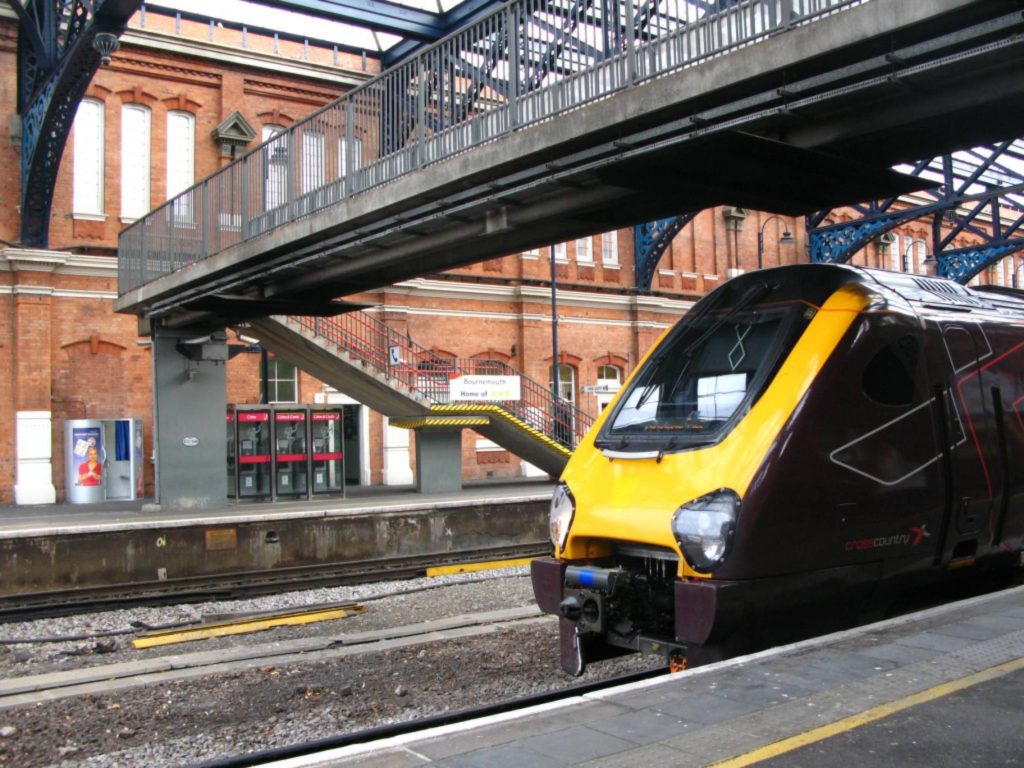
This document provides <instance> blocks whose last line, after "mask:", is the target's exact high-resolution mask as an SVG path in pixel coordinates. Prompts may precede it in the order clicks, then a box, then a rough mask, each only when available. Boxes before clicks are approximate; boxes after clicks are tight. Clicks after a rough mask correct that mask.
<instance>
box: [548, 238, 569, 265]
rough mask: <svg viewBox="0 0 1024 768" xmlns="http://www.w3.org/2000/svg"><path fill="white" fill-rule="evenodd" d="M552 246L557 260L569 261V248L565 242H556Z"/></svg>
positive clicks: (565, 262) (566, 262) (563, 262)
mask: <svg viewBox="0 0 1024 768" xmlns="http://www.w3.org/2000/svg"><path fill="white" fill-rule="evenodd" d="M551 248H552V249H553V252H554V254H555V261H557V262H560V263H562V264H568V263H569V248H568V247H567V246H566V244H565V243H555V244H554V245H552V246H551Z"/></svg>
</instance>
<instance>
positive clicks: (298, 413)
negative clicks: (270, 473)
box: [273, 406, 309, 497]
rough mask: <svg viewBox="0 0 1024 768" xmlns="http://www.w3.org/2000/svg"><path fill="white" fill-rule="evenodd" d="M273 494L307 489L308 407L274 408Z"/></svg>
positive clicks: (299, 493)
mask: <svg viewBox="0 0 1024 768" xmlns="http://www.w3.org/2000/svg"><path fill="white" fill-rule="evenodd" d="M273 413H274V496H275V497H281V496H305V495H307V494H308V493H309V484H308V479H309V451H308V446H309V440H308V435H307V430H308V427H309V409H308V408H305V407H303V406H299V407H295V408H288V409H287V410H285V409H276V408H275V409H274V412H273Z"/></svg>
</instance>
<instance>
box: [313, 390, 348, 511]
mask: <svg viewBox="0 0 1024 768" xmlns="http://www.w3.org/2000/svg"><path fill="white" fill-rule="evenodd" d="M309 423H310V434H311V439H312V443H313V465H312V478H313V493H314V494H317V493H335V494H336V493H344V492H345V454H344V452H343V450H342V441H343V440H344V417H343V415H342V408H341V406H338V407H326V408H317V407H313V408H311V409H310V422H309Z"/></svg>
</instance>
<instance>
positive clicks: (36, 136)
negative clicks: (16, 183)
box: [6, 0, 142, 248]
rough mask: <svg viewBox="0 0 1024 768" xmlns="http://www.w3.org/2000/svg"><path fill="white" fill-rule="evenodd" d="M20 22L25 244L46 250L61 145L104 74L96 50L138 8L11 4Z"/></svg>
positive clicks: (104, 0)
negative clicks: (84, 100) (105, 35)
mask: <svg viewBox="0 0 1024 768" xmlns="http://www.w3.org/2000/svg"><path fill="white" fill-rule="evenodd" d="M6 2H7V5H8V6H9V7H10V8H12V9H13V10H14V12H15V14H16V15H17V17H18V112H19V114H20V115H21V118H22V139H21V141H22V144H21V242H22V244H24V245H27V246H34V247H40V248H45V247H46V246H47V243H48V239H49V226H50V207H51V205H52V203H53V191H54V186H55V185H56V182H57V171H58V170H59V168H60V160H61V156H62V155H63V153H64V145H65V143H66V142H67V137H68V134H69V133H70V131H71V124H72V122H73V120H74V117H75V111H76V110H77V108H78V103H79V102H80V101H81V99H82V95H83V94H84V93H85V89H86V88H87V87H88V85H89V82H90V81H91V80H92V76H93V74H94V73H95V72H96V70H97V68H98V67H99V66H100V53H99V51H97V50H96V49H95V48H94V46H93V42H94V40H95V39H96V35H97V34H98V33H100V32H107V33H110V34H113V35H115V36H119V35H120V34H121V33H122V32H123V31H124V28H125V25H126V24H127V23H128V20H129V19H130V18H131V17H132V14H134V13H135V11H136V10H138V8H139V6H140V5H141V4H142V2H141V0H92V2H89V1H88V0H59V1H57V2H55V1H54V0H29V1H28V2H27V3H24V4H23V3H22V2H21V1H20V0H6Z"/></svg>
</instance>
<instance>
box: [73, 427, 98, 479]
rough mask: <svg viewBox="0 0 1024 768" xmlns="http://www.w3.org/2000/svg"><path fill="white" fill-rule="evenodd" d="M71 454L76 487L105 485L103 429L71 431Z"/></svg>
mask: <svg viewBox="0 0 1024 768" xmlns="http://www.w3.org/2000/svg"><path fill="white" fill-rule="evenodd" d="M71 445H72V449H71V453H72V456H73V457H74V458H73V459H72V461H73V462H74V467H75V477H76V478H77V479H76V480H75V484H76V485H82V486H97V485H101V484H102V483H103V431H102V428H101V427H75V428H74V429H72V430H71Z"/></svg>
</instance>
